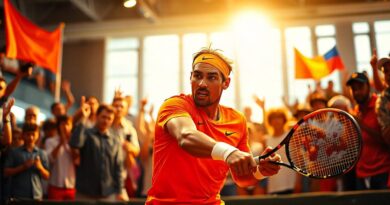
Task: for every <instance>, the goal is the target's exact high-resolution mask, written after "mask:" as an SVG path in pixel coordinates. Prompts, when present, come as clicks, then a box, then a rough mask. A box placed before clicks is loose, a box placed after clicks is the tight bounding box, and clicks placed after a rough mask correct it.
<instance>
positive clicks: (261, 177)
mask: <svg viewBox="0 0 390 205" xmlns="http://www.w3.org/2000/svg"><path fill="white" fill-rule="evenodd" d="M253 176H254V177H255V178H256V179H258V180H261V179H265V178H267V177H266V176H264V175H263V174H262V173H261V172H260V171H259V167H256V171H255V172H253Z"/></svg>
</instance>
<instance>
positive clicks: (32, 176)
mask: <svg viewBox="0 0 390 205" xmlns="http://www.w3.org/2000/svg"><path fill="white" fill-rule="evenodd" d="M22 132H23V133H22V136H23V139H24V145H23V146H21V147H17V148H14V149H12V150H11V151H10V153H9V155H8V157H7V159H6V162H5V166H4V167H5V168H4V175H5V176H7V177H12V178H11V193H10V194H11V197H14V198H18V199H42V197H43V190H42V182H41V180H42V179H46V180H47V179H48V178H49V176H50V173H49V171H48V168H49V161H48V158H47V155H46V153H45V152H44V151H43V150H41V149H39V148H38V147H37V146H35V142H36V141H37V139H38V135H39V128H38V125H36V124H24V125H23V131H22Z"/></svg>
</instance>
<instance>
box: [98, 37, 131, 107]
mask: <svg viewBox="0 0 390 205" xmlns="http://www.w3.org/2000/svg"><path fill="white" fill-rule="evenodd" d="M106 45H107V46H106V48H108V49H107V51H106V65H105V76H104V95H103V96H104V99H103V100H104V102H108V103H110V102H111V101H112V98H113V96H114V92H115V89H116V88H120V89H121V90H122V91H123V93H124V94H125V95H131V96H133V98H134V102H138V99H137V96H138V93H137V87H138V47H137V46H138V39H136V38H119V39H117V38H112V39H108V40H107V44H106Z"/></svg>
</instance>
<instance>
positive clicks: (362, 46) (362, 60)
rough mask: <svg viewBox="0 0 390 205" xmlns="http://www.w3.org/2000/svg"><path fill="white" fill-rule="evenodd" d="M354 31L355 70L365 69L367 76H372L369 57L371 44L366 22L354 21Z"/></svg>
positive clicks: (361, 70)
mask: <svg viewBox="0 0 390 205" xmlns="http://www.w3.org/2000/svg"><path fill="white" fill-rule="evenodd" d="M352 30H353V33H354V39H353V40H354V44H355V56H356V65H357V71H358V72H363V71H366V72H367V73H368V75H369V76H372V69H371V65H370V59H371V55H372V53H371V44H370V26H369V24H368V23H367V22H356V23H353V24H352Z"/></svg>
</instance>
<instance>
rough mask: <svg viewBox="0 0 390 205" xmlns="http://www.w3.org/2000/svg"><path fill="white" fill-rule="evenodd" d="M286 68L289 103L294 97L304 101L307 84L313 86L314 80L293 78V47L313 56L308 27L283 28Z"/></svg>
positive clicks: (301, 101) (293, 100) (306, 93)
mask: <svg viewBox="0 0 390 205" xmlns="http://www.w3.org/2000/svg"><path fill="white" fill-rule="evenodd" d="M285 36H286V38H285V39H286V52H287V68H288V73H287V75H288V85H289V86H288V93H289V96H290V99H289V101H290V103H293V102H295V100H296V99H298V100H299V102H300V103H304V102H306V97H307V95H308V85H310V86H311V87H312V88H314V80H309V79H308V80H306V79H295V70H294V69H295V68H294V66H295V65H294V63H295V62H294V48H296V49H298V50H299V51H300V52H301V53H302V54H303V55H305V56H308V57H310V56H313V53H312V44H311V34H310V28H309V27H291V28H287V29H286V30H285Z"/></svg>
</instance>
